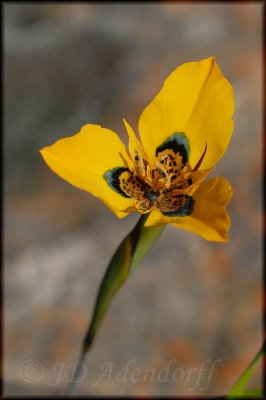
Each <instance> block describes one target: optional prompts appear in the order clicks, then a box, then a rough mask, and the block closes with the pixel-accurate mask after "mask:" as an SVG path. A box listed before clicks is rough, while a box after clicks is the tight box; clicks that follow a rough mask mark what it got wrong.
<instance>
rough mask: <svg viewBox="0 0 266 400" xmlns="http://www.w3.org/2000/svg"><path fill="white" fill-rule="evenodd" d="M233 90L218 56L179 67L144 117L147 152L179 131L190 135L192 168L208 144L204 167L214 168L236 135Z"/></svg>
mask: <svg viewBox="0 0 266 400" xmlns="http://www.w3.org/2000/svg"><path fill="white" fill-rule="evenodd" d="M233 109H234V100H233V90H232V86H231V85H230V83H229V82H228V81H227V80H226V79H225V78H224V77H223V75H222V73H221V71H220V69H219V67H218V65H217V63H216V62H215V59H214V57H210V58H207V59H205V60H202V61H199V62H189V63H186V64H183V65H181V66H180V67H178V68H177V69H176V70H175V71H174V72H172V73H171V75H170V76H169V77H168V78H167V79H166V81H165V82H164V85H163V87H162V89H161V91H160V92H159V93H158V95H157V96H156V97H155V98H154V100H153V101H152V102H151V103H150V104H149V105H148V106H147V107H146V109H145V110H144V111H143V113H142V114H141V116H140V120H139V133H140V138H141V141H142V143H143V146H144V148H145V150H146V152H149V154H150V155H151V156H153V157H154V154H155V151H156V148H157V147H158V146H160V144H161V143H163V142H164V141H165V140H166V139H167V138H168V137H170V136H171V135H173V134H174V133H175V132H176V133H180V132H183V133H185V135H186V136H187V139H188V142H189V147H190V155H189V163H190V165H191V166H192V168H193V167H194V166H195V165H196V164H197V162H198V160H199V158H200V157H201V155H202V152H203V151H204V149H205V146H206V143H207V145H208V148H207V152H206V155H205V157H204V159H203V162H202V165H201V168H202V169H206V168H210V167H212V166H213V165H214V164H215V163H216V162H217V161H218V160H219V159H220V158H221V157H222V155H223V154H224V152H225V150H226V148H227V146H228V143H229V140H230V137H231V135H232V132H233V121H232V119H231V116H232V114H233Z"/></svg>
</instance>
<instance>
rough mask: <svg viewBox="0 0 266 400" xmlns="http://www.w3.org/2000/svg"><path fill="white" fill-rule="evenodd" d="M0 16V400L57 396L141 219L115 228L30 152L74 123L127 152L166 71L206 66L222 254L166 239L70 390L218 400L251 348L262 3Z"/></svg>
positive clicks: (13, 10)
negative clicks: (223, 184)
mask: <svg viewBox="0 0 266 400" xmlns="http://www.w3.org/2000/svg"><path fill="white" fill-rule="evenodd" d="M3 8H4V61H5V75H4V78H5V86H4V100H5V119H4V124H5V137H4V145H5V164H4V175H5V176H4V177H5V180H4V182H5V190H4V218H5V219H4V228H5V237H4V245H5V254H4V393H5V395H16V396H18V395H23V396H25V395H64V394H65V391H66V387H67V385H68V381H69V379H70V378H69V377H70V375H71V372H72V369H73V363H75V362H76V361H77V358H78V354H79V350H80V345H81V342H82V340H83V337H84V334H85V331H86V329H87V326H88V323H89V321H90V318H91V315H92V309H93V305H94V300H95V296H96V293H97V289H98V286H99V284H100V281H101V279H102V277H103V274H104V272H105V269H106V266H107V263H108V261H109V259H110V257H111V256H112V254H113V252H114V250H115V249H116V247H117V245H118V244H119V243H120V241H121V240H122V239H123V237H124V236H125V235H126V234H127V233H128V232H129V230H130V229H131V228H132V227H133V225H134V224H135V223H136V221H137V219H138V216H137V215H136V214H135V215H130V216H128V217H127V218H125V219H123V220H119V219H117V218H116V217H115V216H114V215H113V214H112V212H111V211H110V210H109V209H107V208H106V207H105V205H104V204H103V203H101V202H100V201H98V200H97V199H96V198H94V197H93V196H91V195H90V194H88V193H86V192H84V191H81V190H79V189H76V188H74V187H72V186H71V185H69V184H68V183H67V182H65V181H63V180H61V179H60V178H58V177H57V176H56V175H55V174H54V173H52V172H51V171H50V170H49V168H48V167H47V166H46V165H45V164H44V162H43V160H42V158H41V157H40V154H39V153H38V150H39V149H40V148H42V147H43V146H46V145H49V144H52V143H53V142H54V141H56V140H57V139H59V138H61V137H64V136H69V135H72V134H74V133H76V132H78V131H79V129H80V127H81V126H82V125H83V124H85V123H96V124H101V125H102V126H104V127H108V128H111V129H113V130H115V131H116V132H118V133H119V135H120V137H121V138H122V140H125V139H126V135H125V129H124V126H123V122H122V118H123V117H125V118H126V119H127V120H128V121H129V122H130V123H132V125H133V127H135V128H136V127H137V122H138V118H139V116H140V113H141V112H142V110H143V109H144V107H145V106H146V105H147V104H148V103H149V102H150V101H151V100H152V98H153V97H154V95H155V94H156V93H157V92H158V91H159V89H160V88H161V86H162V83H163V81H164V79H165V78H166V77H167V76H168V75H169V73H170V72H172V71H173V70H174V69H175V68H176V67H177V66H178V65H179V64H182V63H184V62H187V61H193V60H194V61H196V60H200V59H203V58H206V57H209V56H212V55H215V56H216V60H217V62H218V64H219V66H220V68H221V69H222V71H223V74H224V75H225V76H226V77H227V78H228V79H229V80H230V82H231V83H232V85H233V87H234V91H235V114H234V119H235V132H234V135H233V138H232V141H231V143H230V146H229V148H228V151H227V153H226V155H225V157H224V158H223V159H222V161H221V162H220V163H219V165H218V166H217V168H216V169H215V172H214V173H213V174H212V176H214V175H222V176H225V177H226V178H227V179H228V180H229V181H230V183H231V184H232V186H233V188H234V196H233V199H232V201H231V203H230V204H229V207H228V211H229V213H230V216H231V219H232V227H231V230H230V242H229V244H219V243H211V242H207V241H205V240H204V239H202V238H201V237H198V236H195V235H193V234H192V233H188V232H185V231H181V230H177V229H175V228H173V227H170V226H169V227H167V228H166V229H165V231H164V233H163V235H162V237H161V238H160V240H159V241H158V243H157V244H156V246H155V247H154V248H153V249H152V251H151V252H150V253H149V255H148V256H147V257H146V258H145V259H144V261H143V262H142V263H141V265H140V266H139V267H138V269H137V270H136V271H135V272H134V274H133V275H132V276H131V277H130V279H129V281H128V282H127V283H126V285H125V286H124V287H123V288H122V290H121V291H120V292H119V293H118V295H117V296H116V298H115V300H114V302H113V303H112V306H111V308H110V310H109V312H108V315H107V316H106V318H105V320H104V322H103V325H102V327H101V329H100V332H99V335H98V338H97V340H96V342H95V345H94V347H93V348H92V351H91V353H90V355H89V357H88V360H87V367H86V368H87V369H86V371H85V370H84V377H83V379H82V382H81V383H80V390H79V393H80V394H81V395H98V396H100V395H113V396H116V395H131V396H134V395H136V396H137V395H138V396H140V395H146V396H155V395H172V396H183V395H184V396H198V395H201V396H206V395H208V396H210V395H213V396H218V395H223V394H225V393H226V392H227V391H228V390H229V388H230V387H231V386H232V385H233V383H234V382H235V381H236V379H237V378H238V377H239V375H240V374H241V373H242V371H243V369H244V368H245V367H246V366H247V364H248V363H249V362H250V360H251V359H252V358H253V356H254V355H255V353H256V352H257V351H258V349H259V347H260V345H261V342H262V283H261V280H262V3H255V2H254V3H233V2H232V3H213V4H212V3H189V2H187V3H172V4H171V3H153V4H152V3H150V4H148V3H146V4H136V3H128V4H126V3H124V4H123V3H120V4H115V3H113V4H112V3H110V4H96V3H91V4H90V3H74V2H73V3H65V4H64V3H61V4H59V3H58V4H56V3H53V4H52V3H50V4H41V3H39V4H27V3H23V4H22V3H17V4H16V3H14V2H13V3H5V4H4V6H3ZM167 368H168V369H167ZM164 369H166V373H165V374H166V375H164V377H163V376H162V371H163V370H164ZM203 369H204V370H205V371H203ZM136 370H139V371H140V372H139V374H138V378H136V376H137V375H134V373H135V372H134V371H136ZM145 370H146V371H147V372H146V375H145ZM200 370H202V371H203V373H200ZM167 371H168V372H167ZM208 371H209V372H208ZM211 371H212V372H211ZM160 373H161V375H160ZM136 374H137V373H136ZM152 374H153V375H152ZM204 374H205V375H204ZM208 379H209V382H208ZM260 385H261V367H260V366H258V368H257V369H256V371H255V374H254V377H253V379H252V382H251V386H255V387H257V386H260Z"/></svg>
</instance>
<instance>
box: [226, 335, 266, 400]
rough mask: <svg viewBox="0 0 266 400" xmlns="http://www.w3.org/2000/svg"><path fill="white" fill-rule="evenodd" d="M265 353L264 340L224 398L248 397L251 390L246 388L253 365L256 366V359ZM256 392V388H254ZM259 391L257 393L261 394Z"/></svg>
mask: <svg viewBox="0 0 266 400" xmlns="http://www.w3.org/2000/svg"><path fill="white" fill-rule="evenodd" d="M264 354H265V342H264V343H263V345H262V347H261V349H260V351H259V352H258V353H257V354H256V356H255V357H254V359H253V360H252V361H251V363H250V364H249V366H248V367H247V369H246V370H245V371H244V372H243V374H242V375H241V376H240V378H239V379H238V380H237V382H236V383H235V384H234V386H233V387H232V389H231V390H230V392H229V393H228V395H227V396H226V399H234V398H236V397H240V398H244V397H249V394H248V393H250V392H251V390H248V389H247V384H248V382H249V381H250V378H251V376H252V375H253V372H254V370H255V367H256V366H257V363H258V361H259V360H260V359H261V357H262V356H263V355H264ZM256 390H257V393H258V390H260V389H256ZM261 392H262V391H260V393H259V394H258V396H259V395H261Z"/></svg>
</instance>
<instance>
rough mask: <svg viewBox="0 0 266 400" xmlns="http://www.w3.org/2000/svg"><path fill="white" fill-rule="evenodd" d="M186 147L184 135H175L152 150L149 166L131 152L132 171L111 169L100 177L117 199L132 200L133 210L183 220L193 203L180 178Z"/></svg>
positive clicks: (186, 183)
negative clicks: (152, 154)
mask: <svg viewBox="0 0 266 400" xmlns="http://www.w3.org/2000/svg"><path fill="white" fill-rule="evenodd" d="M188 153H189V146H188V142H187V139H186V136H185V134H183V133H180V134H178V133H175V134H173V135H172V136H170V137H169V138H168V139H167V140H166V141H165V142H164V143H162V145H161V146H159V147H158V148H157V149H156V157H155V160H154V161H153V162H148V161H147V160H146V159H145V158H144V157H143V156H142V155H141V154H140V153H139V152H138V151H137V150H135V157H134V169H133V170H132V171H131V170H130V169H129V168H126V167H121V168H114V169H112V170H109V171H107V172H106V173H105V174H104V178H105V180H106V181H107V183H108V184H109V186H110V187H111V188H112V189H113V190H115V191H116V192H117V193H119V194H120V195H122V196H124V197H127V198H132V199H134V200H136V203H135V208H136V210H137V211H138V212H140V213H142V214H145V213H147V212H150V211H151V210H152V209H157V210H159V211H160V212H162V213H163V214H164V215H167V216H185V215H189V214H191V212H192V211H193V205H194V200H193V198H192V197H191V196H189V195H187V194H185V193H184V189H185V188H187V187H188V186H190V185H191V184H192V181H191V179H186V178H185V177H184V170H185V167H186V166H187V162H188Z"/></svg>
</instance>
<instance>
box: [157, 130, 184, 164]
mask: <svg viewBox="0 0 266 400" xmlns="http://www.w3.org/2000/svg"><path fill="white" fill-rule="evenodd" d="M164 150H173V152H174V153H175V154H177V153H179V154H180V156H181V157H182V164H183V165H186V163H187V162H188V158H189V152H190V146H189V141H188V138H187V136H186V134H185V133H184V132H175V133H173V134H172V135H171V136H169V137H168V138H167V139H166V140H165V141H164V142H163V143H162V144H161V145H160V146H159V147H157V149H156V156H158V154H159V153H160V152H161V151H164Z"/></svg>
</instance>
